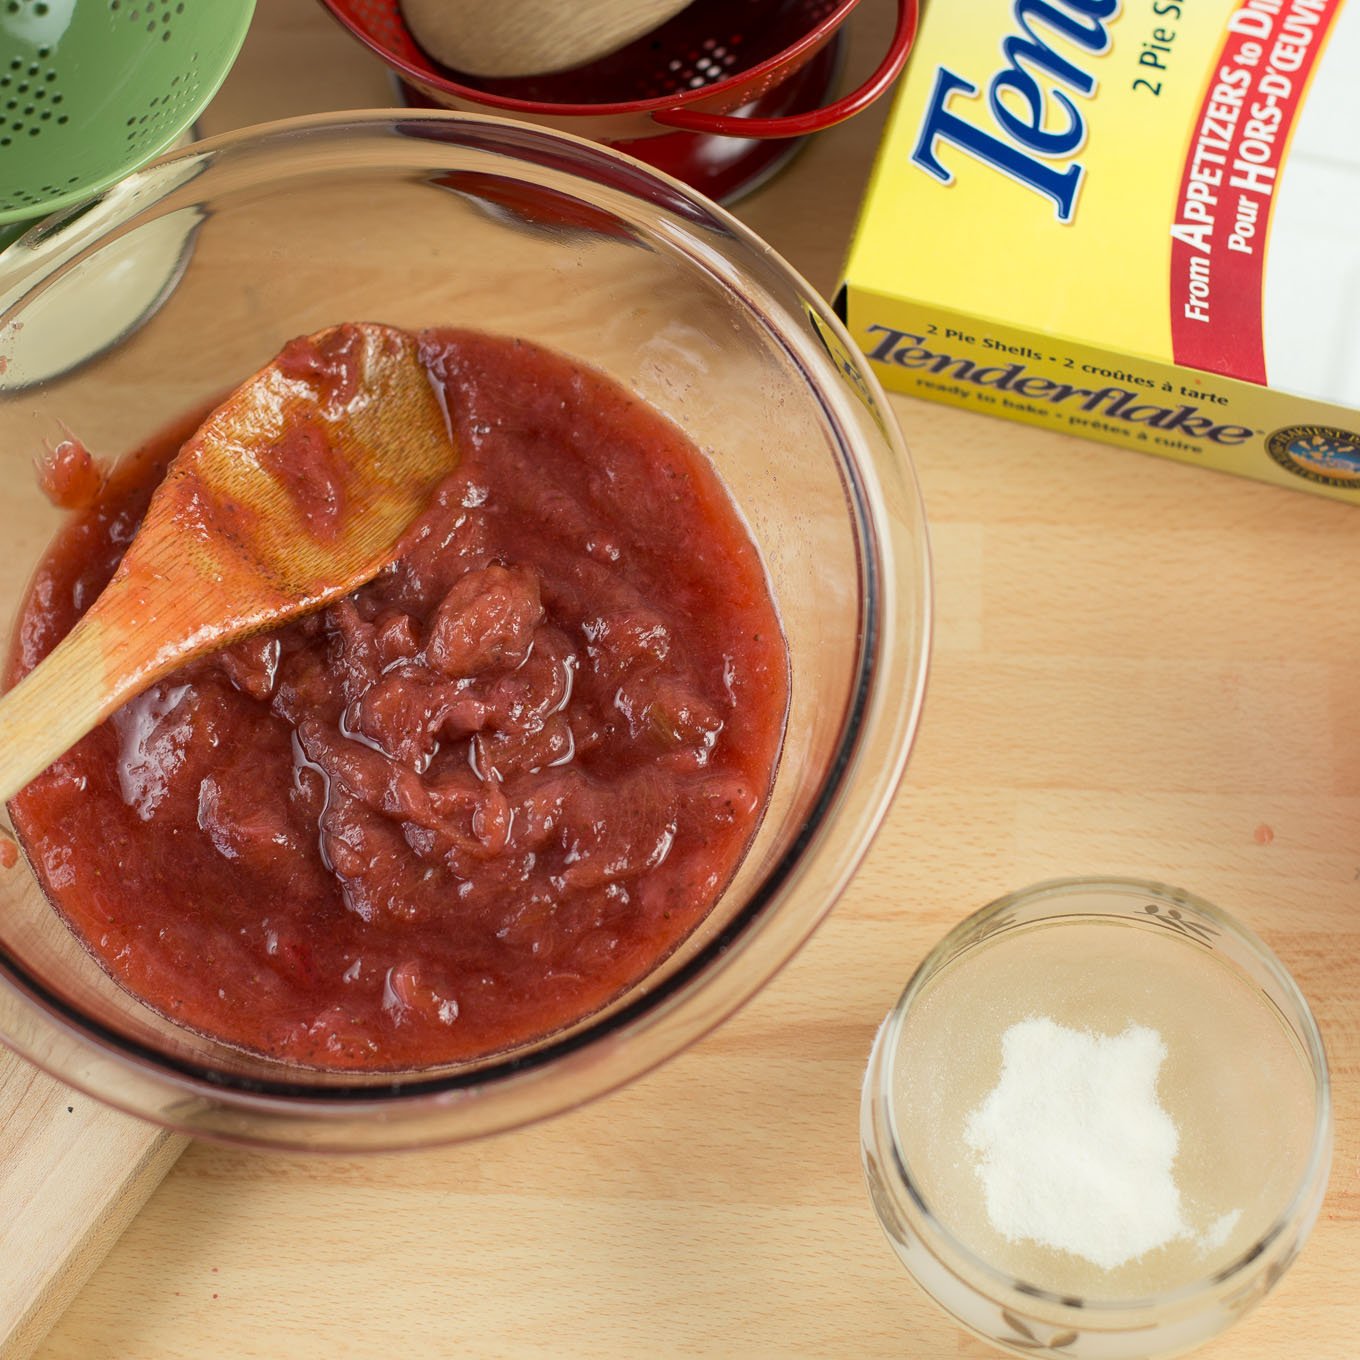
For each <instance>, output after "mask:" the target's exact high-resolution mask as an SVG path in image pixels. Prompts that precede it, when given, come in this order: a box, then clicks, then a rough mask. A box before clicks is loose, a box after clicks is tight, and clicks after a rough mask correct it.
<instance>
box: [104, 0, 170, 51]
mask: <svg viewBox="0 0 1360 1360" xmlns="http://www.w3.org/2000/svg"><path fill="white" fill-rule="evenodd" d="M109 9H111V10H112V11H113V12H114V13H115V14H121V15H123V16H124V17H125V18H126V19H127V20H128V22H129V23H133V24H140V25H142V26H143V27H144V28H145V29H146V31H147V32H148V33H150V34H153V35H154V34H156V33H159V34H160V35H161V41H162V42H169V41H170V38H171V27H170V25H171V22H172V21H173V20H174V19H176V18H178V17H179V16H180V15H181V14H183V13H184V0H109Z"/></svg>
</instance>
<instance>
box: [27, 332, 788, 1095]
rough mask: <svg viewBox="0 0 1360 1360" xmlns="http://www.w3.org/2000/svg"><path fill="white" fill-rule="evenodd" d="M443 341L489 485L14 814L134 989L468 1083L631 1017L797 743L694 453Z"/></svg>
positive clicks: (51, 602)
mask: <svg viewBox="0 0 1360 1360" xmlns="http://www.w3.org/2000/svg"><path fill="white" fill-rule="evenodd" d="M421 341H422V355H423V358H424V361H425V363H426V364H427V366H428V368H429V370H430V372H431V374H432V377H433V378H434V379H435V380H436V381H437V382H438V383H441V384H442V385H443V387H444V391H445V394H446V397H447V405H448V409H449V412H450V416H451V419H452V421H453V424H454V428H455V433H456V437H457V439H458V441H459V444H460V447H461V451H462V461H461V463H460V466H459V470H458V471H457V472H456V473H455V474H454V475H453V476H451V477H450V478H449V479H448V480H447V481H446V482H445V483H444V484H443V485H442V486H441V487H440V489H439V490H438V492H437V494H436V496H435V498H434V500H433V503H432V504H431V505H430V507H429V509H428V510H427V512H426V513H425V514H424V515H423V516H422V517H421V519H420V520H419V521H417V523H416V524H415V525H414V526H413V527H412V529H411V530H410V532H409V533H408V535H407V536H406V538H405V540H404V541H403V545H402V548H401V554H400V559H399V560H398V561H397V562H396V563H395V564H393V565H392V566H391V567H390V568H389V569H387V570H386V571H384V572H383V573H382V575H380V576H379V577H378V578H377V580H375V581H374V582H372V583H371V584H370V585H368V586H366V587H364V588H363V589H361V590H359V591H357V592H356V593H355V594H353V595H351V596H349V597H348V598H346V599H344V600H342V601H341V602H340V603H339V604H336V605H333V606H331V607H329V608H326V609H324V610H322V611H320V612H318V613H315V614H312V615H310V616H308V617H306V618H303V619H302V620H300V621H298V622H296V623H294V624H291V625H289V626H287V627H284V628H281V629H278V630H276V631H274V632H271V633H267V634H263V635H260V636H257V637H255V638H252V639H250V640H249V641H246V642H242V643H238V644H236V645H233V646H231V647H229V648H227V649H225V650H224V651H222V652H219V653H217V654H216V655H214V656H211V657H209V658H207V659H206V660H203V661H199V662H196V663H194V664H192V665H190V666H187V667H185V668H184V669H183V670H181V671H179V672H177V673H176V674H174V675H172V676H170V677H168V678H167V679H165V680H162V681H160V682H159V683H158V684H156V685H154V686H153V687H152V688H151V689H150V690H148V691H147V692H146V693H144V694H143V695H141V696H140V697H139V698H137V699H135V700H134V701H132V702H131V703H129V704H127V705H126V706H125V707H124V708H123V709H121V710H120V711H119V712H118V713H116V714H115V715H114V716H113V717H112V718H111V719H110V720H109V721H108V722H106V723H105V724H104V725H103V726H102V727H100V728H98V729H97V730H96V731H94V732H92V733H91V734H90V735H89V736H88V737H87V738H85V740H83V741H82V742H81V743H80V744H79V745H78V746H76V747H75V748H74V749H73V750H72V751H70V752H69V753H68V754H67V755H65V756H63V757H62V758H61V759H60V760H58V761H57V762H56V763H55V764H54V765H53V766H52V767H51V768H50V769H49V770H48V771H47V772H46V773H45V774H43V775H42V776H41V777H40V778H38V779H37V780H35V781H34V782H33V783H32V784H31V785H30V786H29V787H28V788H27V789H25V790H24V791H23V792H22V793H21V794H20V795H19V796H18V797H17V798H16V799H15V800H14V802H13V804H12V812H13V816H14V821H15V825H16V828H17V829H18V831H19V834H20V837H21V839H22V841H23V843H24V845H25V848H26V850H27V854H28V856H29V859H30V861H31V862H32V864H33V865H34V868H35V870H36V872H37V873H38V875H39V878H40V879H41V881H42V882H43V884H44V886H45V888H46V890H47V892H48V894H49V896H50V897H51V899H52V900H53V902H54V903H55V904H56V905H57V907H58V908H59V910H60V911H61V912H62V913H63V914H64V915H65V917H66V919H67V920H68V921H69V922H70V924H71V926H72V928H73V929H74V930H75V931H76V932H77V933H78V935H79V936H80V937H81V938H82V939H83V940H84V942H85V943H86V945H87V946H88V947H89V949H90V950H91V951H92V952H93V953H94V954H95V955H96V956H97V957H98V958H99V960H100V961H101V962H102V963H103V965H104V967H105V968H107V969H108V971H109V972H110V973H111V974H112V975H113V976H114V977H115V978H117V979H118V980H119V981H120V982H121V983H123V984H124V985H125V986H126V987H127V988H128V989H129V990H130V991H132V992H134V993H135V994H136V995H138V996H140V997H142V998H144V999H145V1000H146V1001H147V1002H148V1003H149V1004H151V1005H152V1006H154V1007H156V1008H157V1009H158V1010H160V1011H163V1012H164V1013H165V1014H166V1015H169V1016H171V1017H173V1018H174V1019H176V1020H178V1021H180V1022H181V1023H183V1024H185V1025H188V1026H190V1027H192V1028H194V1029H196V1030H200V1031H202V1032H204V1033H206V1034H210V1035H214V1036H217V1037H219V1038H221V1039H223V1040H225V1041H227V1042H229V1043H232V1044H235V1045H238V1046H240V1047H242V1048H246V1049H250V1050H255V1051H259V1052H264V1053H267V1054H270V1055H272V1056H275V1057H277V1058H281V1059H285V1060H288V1061H291V1062H295V1063H303V1064H309V1065H314V1066H324V1067H334V1068H373V1069H392V1068H415V1067H425V1066H430V1065H434V1064H439V1063H444V1062H449V1061H455V1060H459V1059H466V1058H470V1057H474V1056H477V1055H481V1054H486V1053H489V1052H494V1051H496V1050H500V1049H504V1048H506V1047H509V1046H512V1045H515V1044H518V1043H522V1042H524V1041H526V1040H531V1039H534V1038H536V1037H538V1036H541V1035H543V1034H546V1033H548V1032H551V1031H552V1030H554V1029H557V1028H560V1027H561V1026H564V1025H567V1024H570V1023H571V1022H573V1021H575V1020H578V1019H580V1018H581V1017H583V1016H585V1015H587V1014H589V1013H590V1012H592V1011H594V1010H595V1009H597V1008H598V1007H600V1006H601V1005H603V1004H604V1003H606V1002H607V1001H609V1000H610V998H611V997H613V996H615V995H617V994H618V993H619V992H620V991H622V990H623V989H625V988H626V987H628V986H629V985H630V984H631V983H633V982H634V981H636V980H637V979H638V978H639V977H640V976H642V975H643V974H645V973H646V972H647V971H648V970H649V969H650V968H651V967H653V966H654V965H655V964H656V963H657V962H658V960H660V959H661V958H663V957H664V956H665V955H666V954H667V953H668V952H670V951H671V950H672V949H673V948H674V947H675V945H676V944H677V943H678V942H679V941H680V940H681V939H683V938H684V936H685V935H686V934H687V933H688V932H689V931H690V930H692V929H693V927H694V926H695V925H696V924H697V923H698V922H699V921H700V920H701V919H702V917H703V916H704V914H705V913H706V912H707V911H708V909H709V908H710V907H711V906H712V904H713V902H714V900H715V899H716V897H717V896H718V894H719V893H720V891H721V890H722V888H723V886H724V884H725V883H726V882H727V881H728V879H729V878H730V877H731V875H732V873H733V871H734V869H735V867H736V865H737V863H738V861H739V860H740V858H741V856H742V854H743V852H744V851H745V849H746V847H747V845H748V843H749V841H750V839H751V837H752V834H753V833H754V830H755V827H756V823H757V820H758V818H759V816H760V813H761V810H762V808H763V806H764V803H765V800H766V798H767V796H768V794H769V790H770V785H771V781H772V777H773V770H774V765H775V760H776V757H777V754H778V750H779V743H780V739H781V735H782V731H783V722H784V715H785V707H786V700H787V689H788V686H787V664H788V663H787V656H786V652H785V647H784V642H783V637H782V634H781V632H780V628H779V623H778V620H777V618H776V615H775V612H774V607H773V605H772V602H771V600H770V595H769V591H768V587H767V584H766V580H765V576H764V573H763V570H762V567H761V563H760V560H759V558H758V556H757V554H756V551H755V549H754V547H753V545H752V544H751V542H750V539H749V537H748V535H747V533H746V531H745V529H744V527H743V525H742V523H741V521H740V519H739V518H738V516H737V515H736V513H735V511H734V509H733V507H732V506H731V504H730V502H729V501H728V499H727V497H726V495H725V493H724V491H723V489H722V487H721V485H720V483H719V482H718V480H717V477H716V476H715V474H714V472H713V471H712V469H711V468H710V467H709V465H708V463H707V462H706V461H705V460H704V458H703V457H702V456H700V454H699V453H698V452H697V451H696V450H695V449H694V447H693V446H692V445H691V444H690V443H689V442H688V441H687V440H686V439H685V438H684V437H683V436H682V435H681V434H680V433H679V431H678V430H676V429H675V427H674V426H672V425H670V424H669V423H667V422H666V421H665V420H663V419H662V418H661V417H660V416H659V415H657V414H656V413H655V412H654V411H652V410H651V409H650V408H648V407H646V406H645V405H643V404H641V403H640V402H638V401H637V400H636V399H635V398H633V397H631V396H629V395H628V394H627V393H625V392H624V391H623V390H622V389H620V388H619V387H617V386H615V385H614V384H613V383H612V382H610V381H608V380H606V379H604V378H603V377H601V376H600V375H598V374H596V373H594V372H592V371H590V370H586V369H582V368H580V367H577V366H575V365H573V364H571V363H569V362H568V361H567V360H565V359H564V358H562V357H559V356H557V355H554V354H552V353H550V352H548V351H546V350H543V349H539V348H537V347H536V346H533V345H530V344H526V343H522V342H515V341H509V340H503V339H495V338H491V337H488V336H483V335H477V334H473V333H470V332H455V331H430V332H426V333H425V334H424V335H423V336H422V337H421ZM196 424H197V420H196V419H194V420H188V421H185V422H181V424H180V426H179V427H177V428H176V429H173V430H170V431H167V432H166V434H165V435H163V436H162V437H161V438H159V439H158V440H156V441H153V443H152V444H151V445H149V446H148V447H147V448H146V449H144V450H142V451H141V452H140V453H139V454H138V455H136V456H135V457H133V458H130V459H127V460H124V462H123V463H122V464H120V465H119V467H118V468H117V469H116V470H115V471H114V473H113V474H112V476H111V477H110V478H109V480H108V481H107V483H106V484H105V485H104V486H103V487H102V489H101V490H100V492H99V494H98V496H97V498H96V499H95V501H94V503H93V505H91V506H90V507H89V508H87V509H85V510H83V511H81V512H79V514H78V515H77V517H76V518H75V519H73V521H72V522H71V523H70V525H68V527H67V528H66V529H65V530H64V531H63V533H62V534H61V536H60V537H59V538H58V540H57V541H56V542H55V543H54V545H53V547H52V548H51V550H50V551H49V553H48V555H47V557H46V559H45V560H44V562H43V564H42V565H41V567H40V569H39V571H38V574H37V577H36V580H35V582H34V585H33V588H32V591H31V594H30V596H29V599H28V602H27V606H26V610H25V613H24V615H23V617H22V619H21V622H20V626H19V631H18V635H17V638H16V647H15V656H14V662H13V665H12V668H11V679H14V678H17V677H18V676H19V675H21V674H23V673H25V672H26V671H28V670H29V669H31V668H32V667H33V666H34V665H36V664H37V662H38V661H39V660H40V659H41V658H42V657H43V656H44V655H46V653H47V652H48V651H50V650H51V648H52V647H53V646H54V645H55V644H56V642H57V641H58V640H59V639H60V638H61V637H62V636H64V635H65V633H66V632H67V631H68V630H69V629H70V627H71V626H72V624H73V623H74V622H75V620H76V619H77V618H78V617H79V616H80V614H81V613H82V612H83V611H84V609H85V608H87V607H88V605H89V604H90V602H91V601H92V600H93V598H94V597H95V595H96V594H97V593H98V592H99V590H100V589H101V588H102V587H103V585H104V583H105V582H106V581H107V580H108V578H109V576H110V575H111V574H112V571H113V569H114V567H115V565H116V564H117V562H118V559H119V557H120V555H121V553H122V552H123V550H124V548H125V547H126V545H127V543H128V541H129V538H130V537H131V535H132V533H133V532H134V531H135V529H136V526H137V524H138V522H139V520H140V517H141V515H142V514H143V512H144V510H145V507H146V503H147V500H148V498H149V496H150V494H151V491H152V490H153V489H154V487H155V485H156V483H157V480H158V478H159V477H160V475H161V473H162V472H163V470H164V468H165V466H166V464H167V462H168V461H169V459H170V458H172V457H173V456H174V453H175V452H176V450H177V449H178V447H179V444H180V442H182V440H183V439H184V438H185V437H186V436H187V435H188V433H190V432H191V431H192V430H193V428H195V426H196Z"/></svg>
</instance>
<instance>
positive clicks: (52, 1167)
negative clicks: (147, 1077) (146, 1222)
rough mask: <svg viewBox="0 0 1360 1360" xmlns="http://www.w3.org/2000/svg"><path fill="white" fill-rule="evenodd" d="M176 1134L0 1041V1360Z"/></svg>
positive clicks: (145, 1187)
mask: <svg viewBox="0 0 1360 1360" xmlns="http://www.w3.org/2000/svg"><path fill="white" fill-rule="evenodd" d="M185 1141H186V1140H185V1139H183V1138H180V1137H178V1136H177V1135H175V1134H172V1133H168V1132H166V1131H165V1130H164V1129H159V1128H156V1127H155V1126H154V1125H151V1124H146V1123H143V1122H142V1121H141V1120H140V1119H133V1118H131V1117H130V1116H128V1115H124V1114H119V1113H117V1112H116V1111H114V1110H110V1109H106V1108H105V1107H104V1106H102V1105H99V1104H97V1103H96V1102H95V1101H93V1100H91V1099H90V1098H89V1097H88V1096H82V1095H79V1094H77V1093H76V1092H75V1091H72V1090H71V1089H70V1088H69V1087H66V1086H63V1085H61V1083H60V1082H57V1081H54V1080H53V1079H52V1078H51V1077H49V1076H47V1075H46V1074H45V1073H43V1072H40V1071H38V1069H37V1068H36V1067H33V1066H31V1065H30V1064H29V1063H26V1062H24V1061H23V1060H22V1059H21V1058H18V1057H16V1056H15V1055H14V1054H12V1053H9V1052H8V1051H6V1050H4V1049H0V1360H23V1357H25V1356H27V1355H29V1354H31V1353H32V1351H33V1349H34V1347H36V1346H37V1344H38V1343H39V1342H40V1341H41V1340H42V1338H43V1337H44V1336H45V1335H46V1334H47V1330H48V1328H49V1327H51V1325H52V1323H53V1322H55V1321H56V1319H57V1318H58V1317H59V1316H60V1315H61V1312H62V1310H63V1309H64V1308H65V1307H66V1305H67V1304H68V1303H69V1302H70V1301H71V1299H72V1298H73V1297H74V1296H75V1294H76V1293H77V1292H78V1291H79V1290H80V1287H81V1286H82V1285H83V1284H84V1283H85V1281H86V1279H87V1278H88V1277H89V1274H90V1272H91V1271H92V1270H93V1269H94V1268H95V1266H96V1265H98V1264H99V1262H100V1260H101V1259H102V1258H103V1255H104V1253H105V1252H106V1251H107V1250H108V1248H109V1247H110V1246H111V1245H112V1243H113V1242H114V1240H115V1239H116V1238H117V1237H118V1234H119V1233H121V1232H122V1231H123V1229H124V1228H125V1227H126V1226H127V1224H128V1223H129V1222H130V1221H131V1219H132V1217H133V1215H135V1214H136V1212H137V1211H138V1209H140V1208H141V1207H142V1204H143V1203H144V1202H145V1200H146V1197H147V1196H148V1195H149V1194H150V1193H151V1191H152V1190H154V1189H155V1188H156V1186H157V1185H158V1184H159V1183H160V1180H161V1177H162V1176H164V1175H165V1173H166V1171H168V1170H169V1169H170V1166H171V1165H172V1164H173V1162H174V1160H175V1158H176V1157H178V1156H179V1154H180V1151H181V1149H182V1148H183V1147H184V1143H185Z"/></svg>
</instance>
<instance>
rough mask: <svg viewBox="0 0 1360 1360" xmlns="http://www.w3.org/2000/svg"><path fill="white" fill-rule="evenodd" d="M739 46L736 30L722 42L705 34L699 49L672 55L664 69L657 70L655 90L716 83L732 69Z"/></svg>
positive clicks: (667, 91)
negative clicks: (676, 55) (675, 55)
mask: <svg viewBox="0 0 1360 1360" xmlns="http://www.w3.org/2000/svg"><path fill="white" fill-rule="evenodd" d="M740 46H741V34H740V33H734V34H732V36H731V37H730V38H728V39H727V41H726V42H723V41H722V40H721V39H719V38H705V39H704V41H703V44H702V47H701V48H700V49H699V50H697V51H690V52H687V53H686V54H685V56H683V57H672V58H671V59H670V61H668V62H667V63H666V70H665V71H664V72H663V73H659V74H658V77H657V82H656V83H657V86H658V88H657V90H656V91H655V93H656V94H657V95H663V94H674V93H675V92H676V91H677V90H684V89H689V90H697V89H700V88H701V87H702V86H704V85H716V84H717V83H718V81H720V80H725V79H726V78H727V76H728V75H729V74H730V73H731V72H732V71H733V70H734V69H735V67H736V65H737V55H738V53H737V49H738V48H739V47H740Z"/></svg>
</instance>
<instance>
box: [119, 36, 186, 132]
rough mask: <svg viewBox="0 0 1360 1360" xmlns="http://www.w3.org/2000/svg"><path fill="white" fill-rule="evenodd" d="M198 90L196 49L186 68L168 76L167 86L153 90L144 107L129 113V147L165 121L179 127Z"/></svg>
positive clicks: (163, 126) (161, 129)
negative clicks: (157, 90)
mask: <svg viewBox="0 0 1360 1360" xmlns="http://www.w3.org/2000/svg"><path fill="white" fill-rule="evenodd" d="M198 92H199V79H198V53H197V52H194V53H191V54H190V56H189V60H188V62H187V63H186V66H185V69H184V70H183V71H181V72H180V74H179V75H175V76H171V77H170V88H169V89H167V90H163V91H161V92H160V93H159V94H154V95H152V96H151V98H150V99H149V100H148V101H147V106H146V111H145V112H144V113H141V114H131V115H129V117H128V119H127V141H128V145H129V146H130V147H132V148H134V149H135V148H136V147H137V146H140V145H141V144H142V143H143V142H145V141H146V140H147V139H148V138H150V137H152V136H155V135H156V134H157V133H161V132H163V131H164V130H165V128H166V126H167V124H169V125H172V126H174V127H177V128H178V127H181V126H183V124H184V122H185V117H184V114H185V110H186V109H187V108H188V107H189V106H191V105H192V104H193V102H194V100H195V99H196V97H197V95H198Z"/></svg>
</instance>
